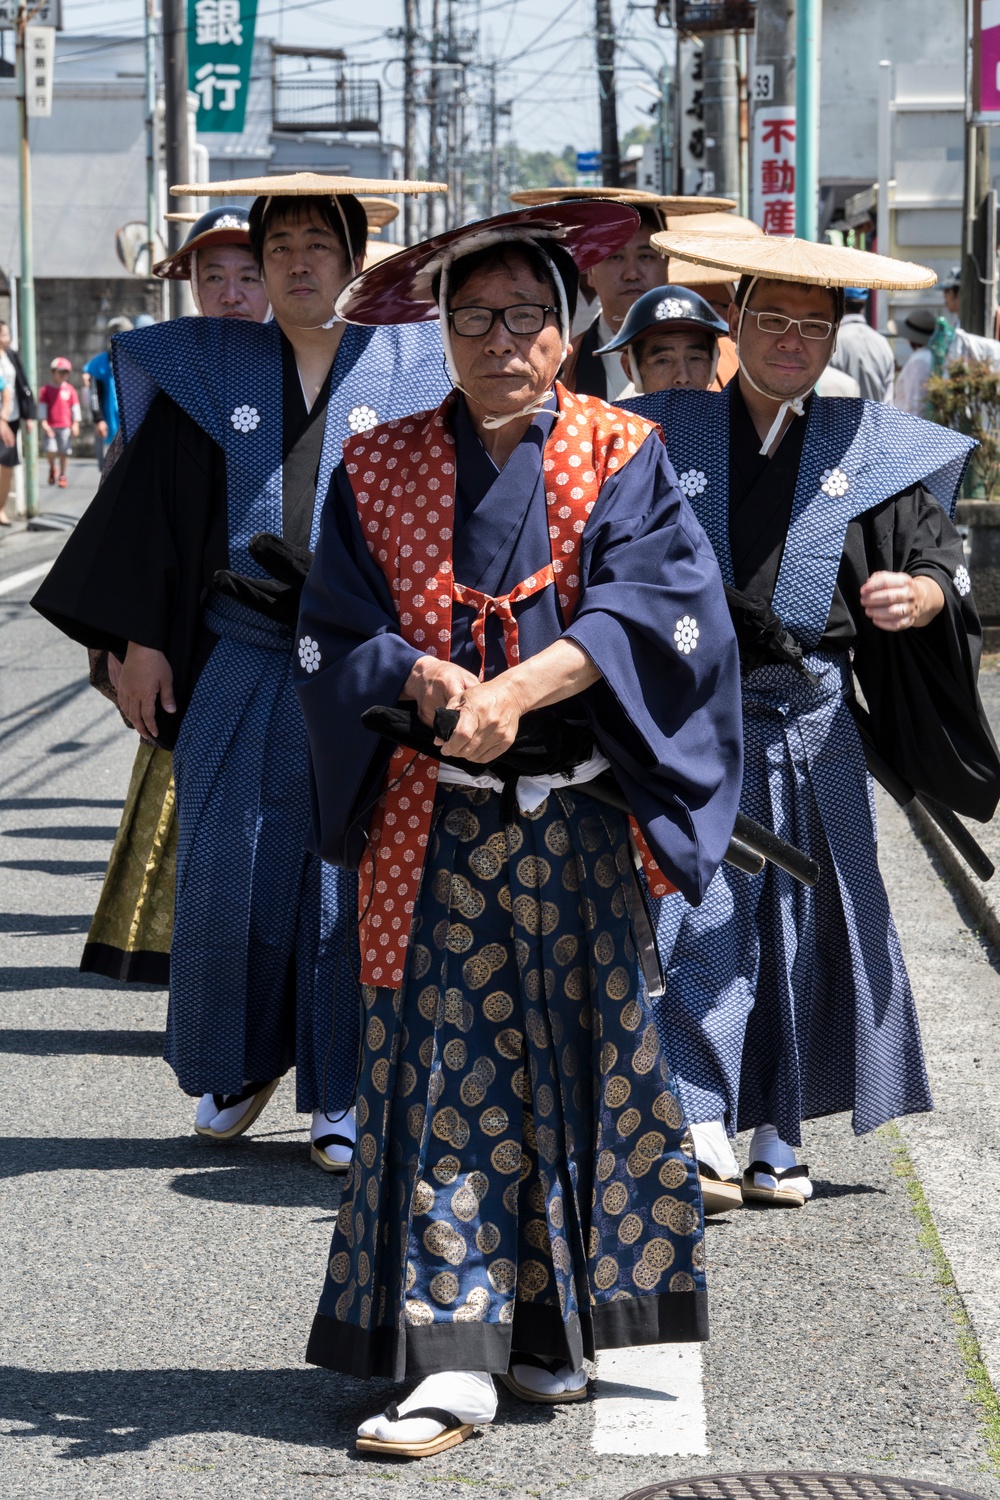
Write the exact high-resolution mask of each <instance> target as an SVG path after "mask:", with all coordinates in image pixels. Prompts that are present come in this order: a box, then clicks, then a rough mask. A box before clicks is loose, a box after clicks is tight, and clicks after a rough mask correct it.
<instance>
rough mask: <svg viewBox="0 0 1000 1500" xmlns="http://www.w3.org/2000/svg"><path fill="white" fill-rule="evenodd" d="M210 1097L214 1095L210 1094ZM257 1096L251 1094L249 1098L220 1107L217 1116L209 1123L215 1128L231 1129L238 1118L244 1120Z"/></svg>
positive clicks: (221, 1129) (219, 1129) (220, 1129)
mask: <svg viewBox="0 0 1000 1500" xmlns="http://www.w3.org/2000/svg"><path fill="white" fill-rule="evenodd" d="M208 1097H209V1098H211V1097H212V1096H211V1095H209V1096H208ZM256 1097H257V1095H256V1094H251V1095H250V1098H249V1099H244V1100H242V1102H241V1103H239V1104H230V1105H229V1107H228V1108H227V1109H220V1110H219V1112H218V1114H217V1115H216V1116H215V1118H214V1119H212V1120H209V1122H208V1123H209V1125H210V1126H211V1127H212V1129H213V1130H218V1131H223V1130H230V1129H231V1128H232V1127H233V1126H234V1125H235V1124H236V1122H237V1120H242V1118H243V1116H244V1115H245V1114H246V1112H247V1110H248V1109H249V1108H250V1106H251V1104H252V1103H253V1101H254V1100H255V1099H256Z"/></svg>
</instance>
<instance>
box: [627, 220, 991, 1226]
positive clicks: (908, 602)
mask: <svg viewBox="0 0 1000 1500" xmlns="http://www.w3.org/2000/svg"><path fill="white" fill-rule="evenodd" d="M656 241H657V244H658V246H659V248H660V249H661V250H662V251H664V252H666V253H668V254H670V255H671V256H675V255H676V256H679V257H680V258H681V259H683V260H686V261H694V262H696V263H701V264H705V265H707V266H710V267H713V268H715V269H717V270H719V271H721V272H725V271H728V272H729V273H730V274H733V273H738V274H739V275H740V277H741V279H740V281H739V286H738V289H737V293H736V300H735V303H734V305H733V307H732V308H731V309H730V314H729V324H730V333H731V336H732V338H733V342H734V344H735V346H736V351H737V356H738V359H739V372H738V376H737V377H736V378H735V379H734V380H732V381H731V382H730V383H729V385H728V386H727V387H726V389H725V390H724V391H723V392H722V393H721V394H720V395H711V394H708V393H704V394H703V393H700V392H691V391H686V392H682V391H667V392H664V393H662V394H658V395H650V396H640V397H636V398H635V399H633V400H631V401H628V402H626V403H624V404H625V405H626V407H627V408H628V409H629V410H632V411H634V412H636V413H639V414H641V415H642V416H644V417H646V418H647V419H648V420H652V421H656V422H659V423H660V425H661V427H662V430H663V432H664V435H665V439H666V443H667V450H668V452H669V453H670V456H671V460H672V462H673V464H674V466H675V468H676V469H677V472H678V475H679V480H680V484H681V487H682V488H683V489H685V491H686V493H688V494H689V495H690V496H691V501H692V506H693V508H694V510H695V513H696V514H697V516H698V519H699V520H700V521H701V523H702V525H703V526H704V527H705V530H706V531H707V532H708V535H709V537H710V538H711V541H712V544H713V546H714V548H715V552H716V556H717V557H718V559H719V563H720V566H721V568H722V573H723V577H724V579H725V580H726V582H727V584H729V585H730V587H731V588H732V589H734V590H736V591H738V593H734V594H733V595H732V601H731V602H732V604H733V608H734V620H735V621H736V624H737V635H738V636H739V639H740V655H741V661H742V667H743V715H744V737H745V747H746V748H745V758H744V783H743V797H742V803H741V806H742V809H743V811H744V812H745V813H748V814H750V815H751V816H752V817H755V818H757V819H759V820H760V821H762V822H764V823H766V824H767V825H768V826H769V827H771V828H773V829H774V830H775V832H777V833H779V834H782V835H784V836H785V837H786V838H787V837H793V838H794V839H795V840H796V842H797V843H798V844H799V845H800V847H803V848H805V849H807V850H808V852H809V853H810V854H811V855H812V856H813V857H814V858H815V859H816V860H817V861H818V862H819V864H820V867H821V871H822V874H821V878H820V881H819V884H818V885H817V886H816V887H815V889H814V890H807V889H806V888H804V887H801V886H800V887H798V888H796V889H794V890H793V889H792V885H791V882H790V880H789V878H788V877H787V876H786V875H784V874H783V873H781V872H777V871H774V870H771V871H769V872H768V873H765V874H763V875H761V876H759V877H755V878H754V879H753V880H742V881H740V880H730V879H728V878H727V875H726V873H725V872H724V871H720V873H719V874H718V875H717V876H716V878H715V880H714V881H713V882H712V885H711V887H710V888H709V890H708V892H707V893H706V897H705V900H704V901H703V902H702V904H701V906H700V907H698V908H697V909H692V908H687V907H682V905H681V903H679V902H678V901H677V899H676V897H674V896H667V897H666V898H665V899H664V900H663V901H662V903H660V909H659V912H658V919H657V920H658V937H659V940H660V947H661V956H662V959H663V963H664V969H665V974H666V993H665V995H664V997H663V1000H662V1002H661V1004H660V1008H659V1018H660V1020H661V1022H662V1032H661V1035H662V1037H663V1040H664V1047H665V1051H666V1053H667V1056H668V1057H669V1058H670V1062H671V1065H672V1066H673V1068H674V1070H675V1073H676V1076H677V1078H678V1088H679V1092H680V1096H681V1100H682V1103H683V1105H684V1108H685V1113H686V1114H687V1116H688V1118H689V1119H690V1121H691V1128H692V1134H693V1135H694V1139H695V1146H696V1150H697V1154H698V1160H699V1164H700V1171H701V1177H702V1187H703V1191H704V1196H705V1203H706V1211H707V1212H711V1211H713V1210H714V1211H721V1210H722V1209H724V1208H726V1207H739V1206H740V1202H741V1199H749V1200H753V1201H755V1202H757V1203H760V1204H763V1205H767V1206H772V1207H779V1208H780V1207H784V1208H801V1207H802V1206H803V1205H804V1204H805V1202H806V1201H807V1200H808V1198H809V1197H810V1196H811V1194H812V1184H811V1182H810V1180H809V1169H808V1167H806V1166H805V1165H804V1164H803V1163H801V1162H799V1161H798V1159H797V1148H798V1147H799V1146H800V1145H801V1140H802V1137H801V1125H802V1122H803V1121H804V1120H810V1119H815V1118H818V1117H820V1116H825V1115H830V1114H834V1113H838V1112H840V1111H850V1112H851V1114H852V1123H853V1126H854V1129H855V1131H856V1132H857V1133H858V1134H863V1133H865V1132H867V1131H870V1130H873V1129H875V1128H876V1127H877V1126H879V1125H881V1124H883V1123H885V1122H886V1121H888V1120H890V1119H892V1118H894V1117H895V1116H897V1115H903V1114H909V1113H913V1112H916V1111H920V1110H927V1109H930V1108H931V1107H932V1105H931V1096H930V1091H929V1088H928V1084H927V1077H926V1073H925V1069H924V1061H923V1053H922V1049H921V1043H920V1033H919V1028H918V1024H917V1017H916V1009H915V1006H914V1001H913V995H912V993H911V990H910V983H909V979H908V977H907V973H906V968H905V965H904V962H903V956H902V952H901V950H900V945H899V939H898V937H897V934H896V929H895V926H894V924H893V919H892V914H891V912H890V910H889V905H888V899H887V897H886V892H885V888H884V886H883V884H882V880H881V877H880V875H879V871H878V860H877V851H876V839H875V825H874V817H873V812H872V802H871V793H870V785H869V781H868V776H867V772H866V755H865V748H864V742H863V740H862V729H864V731H865V733H867V734H868V735H870V737H871V738H872V740H873V742H874V744H875V745H876V746H877V748H878V750H879V751H880V752H881V755H882V757H883V759H884V761H885V762H888V764H889V765H890V766H891V767H892V768H893V769H894V770H895V771H896V772H897V773H898V774H899V775H901V776H902V777H903V778H904V780H905V781H906V782H907V783H909V785H910V786H913V787H916V788H917V789H918V790H920V791H923V792H926V793H928V794H930V795H932V796H934V797H936V798H937V799H938V800H939V801H942V802H944V803H945V804H946V805H947V806H948V807H950V808H953V809H955V810H956V811H958V812H961V813H963V814H967V815H970V816H972V817H977V818H980V819H988V818H989V817H991V816H992V813H993V809H994V807H995V805H996V802H997V797H998V794H1000V763H998V759H997V753H996V747H995V746H994V744H993V740H992V736H991V734H990V731H989V725H988V723H987V721H986V718H985V715H984V714H983V712H982V707H981V704H980V703H979V699H978V694H977V689H976V674H977V670H978V663H979V653H980V649H981V645H982V636H981V630H980V626H979V622H978V618H977V616H976V612H975V609H974V607H973V605H972V602H971V597H970V580H969V574H968V572H967V571H966V568H965V562H964V556H963V550H962V542H961V539H960V537H959V536H958V533H957V532H956V530H955V527H954V525H953V524H952V522H951V520H950V519H949V510H950V508H951V507H952V506H953V502H954V498H955V494H956V492H957V488H958V484H959V482H960V480H961V476H962V473H963V471H964V467H965V464H966V461H967V458H968V451H969V449H968V443H967V441H966V440H965V439H963V438H962V437H960V436H959V435H958V434H956V433H951V432H946V431H945V430H943V429H942V428H940V427H936V426H934V425H933V424H931V423H929V422H923V421H920V420H919V419H917V418H914V417H911V416H908V415H906V414H904V413H901V412H898V411H896V410H895V409H894V408H892V407H890V406H886V405H884V404H881V403H876V402H873V401H863V400H860V399H858V398H837V397H833V398H829V399H817V398H816V397H815V395H814V394H813V393H814V391H815V388H816V385H817V382H818V380H819V378H820V376H821V374H822V373H823V371H824V370H825V368H826V366H827V364H828V362H829V360H830V356H831V354H832V352H833V348H834V342H835V336H836V331H837V327H838V325H839V323H840V320H841V317H842V314H843V310H844V302H843V291H842V288H844V287H858V286H859V285H867V286H868V287H872V286H879V287H889V288H902V287H912V288H913V289H918V288H920V287H926V286H928V285H930V284H931V283H932V281H933V274H932V273H931V272H926V271H924V270H923V268H922V267H919V266H909V265H906V264H904V263H901V262H898V261H892V260H888V259H883V258H882V257H877V256H873V255H865V254H862V253H860V252H858V251H854V250H847V249H841V248H839V247H833V246H829V245H815V244H811V243H808V242H804V241H799V240H791V239H789V240H777V239H769V238H767V237H755V238H753V239H750V238H747V239H744V240H737V239H732V240H726V241H722V240H721V238H720V237H715V238H714V239H713V238H710V237H709V236H708V235H703V236H698V235H696V234H693V233H687V234H684V233H675V232H668V233H665V234H663V235H660V236H657V237H656ZM778 278H780V279H778ZM855 675H856V676H857V679H858V681H859V683H860V686H861V688H862V691H863V693H864V697H865V700H866V703H867V705H868V712H869V716H870V717H868V718H866V719H862V718H860V715H859V711H858V706H857V704H856V703H853V701H852V700H853V697H854V687H853V678H854V676H855ZM859 726H860V727H859ZM747 1129H750V1130H752V1131H753V1137H752V1140H751V1143H750V1151H749V1164H748V1166H747V1168H746V1170H745V1172H744V1173H743V1174H742V1179H741V1176H740V1170H739V1167H738V1165H737V1161H736V1157H735V1155H734V1153H733V1150H732V1146H731V1144H730V1140H729V1137H731V1136H733V1135H735V1134H736V1132H737V1131H738V1130H747Z"/></svg>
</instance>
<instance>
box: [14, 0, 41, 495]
mask: <svg viewBox="0 0 1000 1500" xmlns="http://www.w3.org/2000/svg"><path fill="white" fill-rule="evenodd" d="M27 25H28V6H27V0H19V4H18V7H17V43H16V49H17V50H16V57H17V70H16V74H17V83H16V91H17V128H18V136H19V138H20V139H19V144H20V150H19V152H18V165H19V173H20V189H21V204H20V208H21V309H20V318H19V320H18V321H19V325H20V326H19V333H18V337H19V339H20V346H19V350H18V352H19V353H20V356H21V362H22V364H23V365H24V374H25V378H26V379H27V382H28V384H29V385H30V387H31V389H32V391H34V392H35V393H36V395H37V393H38V349H37V345H36V333H35V260H34V254H33V247H32V240H31V148H30V146H29V144H28V69H27V66H26V55H25V41H26V37H25V30H26V28H27ZM22 443H23V448H24V508H25V511H26V513H27V515H28V516H29V517H30V516H35V515H37V514H38V427H37V426H33V428H32V431H31V432H29V431H28V424H27V423H25V424H24V429H23V437H22Z"/></svg>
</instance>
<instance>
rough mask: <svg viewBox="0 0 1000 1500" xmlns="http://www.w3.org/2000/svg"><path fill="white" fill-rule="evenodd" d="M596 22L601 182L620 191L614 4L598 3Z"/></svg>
mask: <svg viewBox="0 0 1000 1500" xmlns="http://www.w3.org/2000/svg"><path fill="white" fill-rule="evenodd" d="M594 18H595V21H596V23H597V93H598V99H599V101H600V106H601V181H602V182H603V184H604V186H605V187H620V186H621V180H622V167H621V158H620V156H619V151H618V101H617V99H616V98H615V22H614V17H613V16H612V14H611V0H595V12H594Z"/></svg>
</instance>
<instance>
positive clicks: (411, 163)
mask: <svg viewBox="0 0 1000 1500" xmlns="http://www.w3.org/2000/svg"><path fill="white" fill-rule="evenodd" d="M404 27H405V30H404V33H403V49H404V51H403V66H404V78H403V176H404V177H405V178H406V179H407V180H408V181H410V182H412V181H413V179H414V177H416V175H417V96H416V60H415V56H414V49H415V44H416V40H417V0H404ZM432 180H433V179H432ZM415 213H416V204H415V203H414V201H413V198H412V197H411V195H410V194H409V193H408V194H407V195H406V196H405V197H404V199H403V244H404V245H412V244H413V242H414V239H415V235H414V232H413V230H414V217H415Z"/></svg>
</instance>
